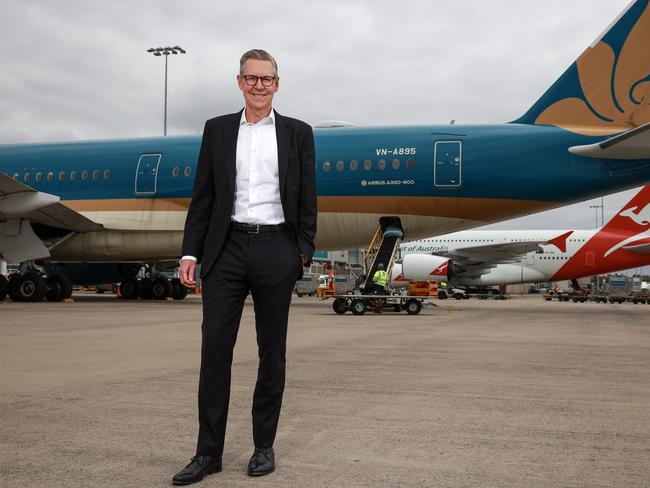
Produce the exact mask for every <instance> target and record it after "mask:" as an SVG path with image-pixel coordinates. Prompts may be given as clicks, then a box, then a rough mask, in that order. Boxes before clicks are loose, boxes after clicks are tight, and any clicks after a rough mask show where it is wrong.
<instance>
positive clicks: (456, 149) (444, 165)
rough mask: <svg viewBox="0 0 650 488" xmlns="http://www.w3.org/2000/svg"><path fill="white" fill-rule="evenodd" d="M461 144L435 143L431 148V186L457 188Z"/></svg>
mask: <svg viewBox="0 0 650 488" xmlns="http://www.w3.org/2000/svg"><path fill="white" fill-rule="evenodd" d="M461 169H462V144H461V142H460V141H437V142H436V143H434V146H433V185H434V186H436V187H443V188H444V187H447V188H450V187H459V186H460V185H461V181H462V180H461V178H462V171H461Z"/></svg>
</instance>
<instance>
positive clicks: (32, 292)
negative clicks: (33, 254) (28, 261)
mask: <svg viewBox="0 0 650 488" xmlns="http://www.w3.org/2000/svg"><path fill="white" fill-rule="evenodd" d="M46 292H47V284H46V282H45V278H43V276H42V275H41V274H40V273H35V272H33V271H30V272H27V273H25V274H24V275H14V276H13V277H12V278H11V281H9V296H10V297H11V299H12V300H13V301H14V302H40V301H41V300H43V298H45V294H46Z"/></svg>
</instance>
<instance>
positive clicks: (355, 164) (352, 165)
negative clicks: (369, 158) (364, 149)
mask: <svg viewBox="0 0 650 488" xmlns="http://www.w3.org/2000/svg"><path fill="white" fill-rule="evenodd" d="M358 167H359V163H358V162H357V160H356V159H353V160H352V161H350V171H356V170H357V168H358Z"/></svg>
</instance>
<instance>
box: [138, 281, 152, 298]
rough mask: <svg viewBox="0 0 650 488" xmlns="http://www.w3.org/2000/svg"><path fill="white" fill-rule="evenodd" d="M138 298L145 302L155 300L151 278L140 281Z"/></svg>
mask: <svg viewBox="0 0 650 488" xmlns="http://www.w3.org/2000/svg"><path fill="white" fill-rule="evenodd" d="M138 296H139V297H140V298H142V299H143V300H151V299H152V298H153V291H152V282H151V278H142V279H141V280H140V292H139V293H138Z"/></svg>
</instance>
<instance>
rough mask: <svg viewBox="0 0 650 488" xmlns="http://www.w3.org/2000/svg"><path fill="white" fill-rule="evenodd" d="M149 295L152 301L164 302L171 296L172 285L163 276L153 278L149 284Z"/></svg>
mask: <svg viewBox="0 0 650 488" xmlns="http://www.w3.org/2000/svg"><path fill="white" fill-rule="evenodd" d="M151 294H152V296H153V299H154V300H166V299H167V297H170V296H172V284H171V283H170V282H169V280H168V279H167V278H166V277H165V276H159V277H158V278H154V280H153V281H152V282H151Z"/></svg>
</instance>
